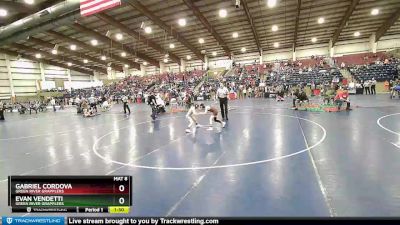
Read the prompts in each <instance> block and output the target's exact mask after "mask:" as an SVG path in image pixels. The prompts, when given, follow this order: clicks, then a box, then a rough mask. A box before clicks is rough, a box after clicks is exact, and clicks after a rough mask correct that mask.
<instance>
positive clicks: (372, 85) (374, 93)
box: [371, 78, 376, 95]
mask: <svg viewBox="0 0 400 225" xmlns="http://www.w3.org/2000/svg"><path fill="white" fill-rule="evenodd" d="M375 87H376V80H375V78H372V80H371V95H376V89H375Z"/></svg>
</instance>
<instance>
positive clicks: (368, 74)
mask: <svg viewBox="0 0 400 225" xmlns="http://www.w3.org/2000/svg"><path fill="white" fill-rule="evenodd" d="M351 74H352V75H353V76H354V78H355V79H357V80H358V81H361V80H362V81H365V80H372V78H374V79H375V80H377V81H385V80H392V79H394V78H395V77H397V76H398V64H397V63H389V64H373V65H366V66H360V67H359V68H356V69H353V70H352V71H351Z"/></svg>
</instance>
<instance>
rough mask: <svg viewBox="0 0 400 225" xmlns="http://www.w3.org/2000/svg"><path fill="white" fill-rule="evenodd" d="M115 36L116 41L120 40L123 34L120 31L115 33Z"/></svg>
mask: <svg viewBox="0 0 400 225" xmlns="http://www.w3.org/2000/svg"><path fill="white" fill-rule="evenodd" d="M115 38H116V39H117V40H118V41H120V40H122V39H123V38H124V36H123V35H122V34H121V33H117V34H115Z"/></svg>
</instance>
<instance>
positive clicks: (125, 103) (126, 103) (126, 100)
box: [122, 95, 131, 114]
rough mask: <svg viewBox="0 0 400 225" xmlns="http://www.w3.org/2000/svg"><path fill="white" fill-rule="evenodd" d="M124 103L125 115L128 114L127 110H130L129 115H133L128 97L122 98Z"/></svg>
mask: <svg viewBox="0 0 400 225" xmlns="http://www.w3.org/2000/svg"><path fill="white" fill-rule="evenodd" d="M122 102H123V103H124V113H125V114H126V110H128V114H131V109H130V108H129V105H128V97H127V96H126V95H124V96H122Z"/></svg>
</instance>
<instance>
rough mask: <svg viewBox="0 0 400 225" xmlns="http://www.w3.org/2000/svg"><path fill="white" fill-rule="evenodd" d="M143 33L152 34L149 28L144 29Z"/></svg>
mask: <svg viewBox="0 0 400 225" xmlns="http://www.w3.org/2000/svg"><path fill="white" fill-rule="evenodd" d="M144 32H146V34H150V33H151V32H152V29H151V27H145V28H144Z"/></svg>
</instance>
